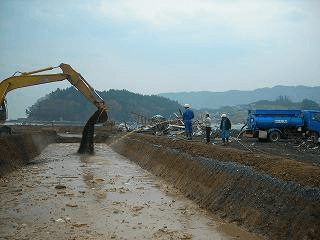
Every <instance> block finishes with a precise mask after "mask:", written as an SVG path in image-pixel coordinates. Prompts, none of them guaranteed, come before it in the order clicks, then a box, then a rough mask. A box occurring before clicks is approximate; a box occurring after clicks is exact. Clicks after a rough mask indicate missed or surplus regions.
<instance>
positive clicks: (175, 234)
mask: <svg viewBox="0 0 320 240" xmlns="http://www.w3.org/2000/svg"><path fill="white" fill-rule="evenodd" d="M77 149H78V144H52V145H49V146H48V147H47V148H46V149H45V150H44V151H43V152H42V154H41V155H40V156H39V157H37V158H36V159H34V161H33V164H30V165H28V166H26V167H24V168H23V169H21V170H20V171H16V172H14V173H12V174H11V175H8V176H7V177H5V178H2V179H0V180H1V182H0V191H1V193H2V194H1V197H0V239H28V238H29V239H57V238H60V239H201V240H203V239H259V238H258V237H256V236H254V235H251V234H249V233H247V232H245V231H243V230H242V229H240V228H237V227H235V226H233V225H230V224H226V223H223V222H222V221H221V220H218V219H215V218H214V216H212V215H211V214H210V213H209V212H207V211H205V210H203V209H200V208H199V207H198V206H197V205H195V204H194V203H193V202H192V201H190V200H188V199H186V198H184V197H183V196H182V195H181V194H180V193H179V192H178V191H177V190H175V189H174V188H172V187H170V186H168V185H166V184H165V183H164V182H161V180H160V179H156V178H155V177H154V176H153V175H151V174H150V173H148V172H147V171H145V170H143V169H141V168H140V167H139V166H137V165H135V164H134V163H132V162H130V161H129V160H128V159H126V158H124V157H122V156H121V155H119V154H117V153H115V152H114V151H113V150H111V148H109V147H108V146H107V145H105V144H96V146H95V152H96V153H95V155H93V156H92V155H79V154H77V153H76V152H77Z"/></svg>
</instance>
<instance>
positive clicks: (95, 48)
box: [0, 0, 320, 117]
mask: <svg viewBox="0 0 320 240" xmlns="http://www.w3.org/2000/svg"><path fill="white" fill-rule="evenodd" d="M319 26H320V1H319V0H183V1H182V0H161V1H160V0H157V1H156V0H50V1H43V0H0V56H1V57H0V80H2V79H5V78H6V77H8V76H11V75H12V74H13V73H14V72H16V71H21V72H24V71H31V70H34V69H38V68H44V67H47V66H58V65H59V64H60V63H67V64H70V65H71V66H72V67H73V68H74V69H75V70H76V71H78V72H79V73H81V75H82V76H83V77H84V78H85V79H86V80H87V81H88V82H89V83H90V84H91V85H92V86H93V87H94V88H95V89H97V90H99V91H104V90H106V91H107V90H109V89H126V90H129V91H131V92H135V93H140V94H148V95H149V94H159V93H166V92H183V91H184V92H190V91H213V92H222V91H228V90H254V89H257V88H263V87H273V86H276V85H287V86H296V85H305V86H320V84H319V83H320V27H319ZM50 73H51V72H50ZM68 86H70V84H69V83H68V82H61V83H54V84H46V86H44V85H42V86H39V87H31V88H28V89H26V88H24V89H20V90H15V91H14V92H12V93H11V92H10V93H8V107H10V105H9V98H10V100H11V101H13V102H15V108H16V109H18V107H17V102H19V103H20V105H19V106H20V107H22V108H25V105H27V104H30V103H32V104H33V103H34V102H35V101H36V100H37V99H38V98H39V97H41V96H43V95H45V94H47V93H48V92H51V91H54V90H55V89H56V88H58V87H59V88H66V87H68ZM9 94H10V96H9ZM21 99H24V100H21ZM22 101H23V103H22ZM11 104H13V103H11ZM12 106H13V105H12ZM29 106H30V105H29ZM12 111H13V110H12ZM19 111H20V110H19ZM17 114H18V115H17ZM23 115H24V111H23V110H22V113H20V114H19V113H14V114H12V116H14V117H16V116H19V117H21V116H23Z"/></svg>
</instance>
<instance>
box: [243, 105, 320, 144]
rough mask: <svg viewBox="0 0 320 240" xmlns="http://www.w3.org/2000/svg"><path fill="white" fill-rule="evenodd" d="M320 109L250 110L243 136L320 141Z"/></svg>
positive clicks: (262, 138)
mask: <svg viewBox="0 0 320 240" xmlns="http://www.w3.org/2000/svg"><path fill="white" fill-rule="evenodd" d="M319 133H320V111H316V110H248V118H247V122H246V129H244V130H243V136H245V137H253V138H258V139H259V140H269V141H271V142H277V141H279V140H280V139H288V138H293V137H300V138H301V137H305V138H311V139H312V140H313V141H314V142H319Z"/></svg>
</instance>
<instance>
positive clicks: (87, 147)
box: [0, 63, 108, 153]
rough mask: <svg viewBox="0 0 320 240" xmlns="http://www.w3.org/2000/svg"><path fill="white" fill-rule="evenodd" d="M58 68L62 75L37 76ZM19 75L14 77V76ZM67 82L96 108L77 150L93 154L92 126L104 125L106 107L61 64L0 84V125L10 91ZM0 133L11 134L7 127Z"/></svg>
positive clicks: (87, 85)
mask: <svg viewBox="0 0 320 240" xmlns="http://www.w3.org/2000/svg"><path fill="white" fill-rule="evenodd" d="M55 68H60V69H61V70H62V73H56V74H37V73H41V72H46V71H50V70H53V69H55ZM17 73H18V74H19V75H16V74H17ZM63 80H68V81H69V82H70V83H71V84H72V85H73V86H74V87H76V88H77V89H78V90H79V91H80V92H81V93H82V94H83V95H84V96H85V97H86V98H87V100H88V101H90V102H91V103H93V104H94V105H95V106H96V107H97V111H96V112H95V113H94V114H93V115H92V116H91V118H90V119H89V120H88V122H87V124H86V125H85V127H84V130H83V135H82V140H81V145H80V148H79V150H78V152H79V153H85V152H89V153H92V152H93V134H94V133H93V132H94V124H96V123H104V122H106V121H107V120H108V115H107V106H106V104H105V102H104V101H103V99H102V98H101V97H100V96H99V95H98V93H97V92H96V91H95V90H94V88H93V87H91V86H90V84H89V83H88V82H87V81H86V80H85V79H84V78H83V77H82V76H81V74H80V73H78V72H76V71H75V70H74V69H73V68H72V67H71V66H70V65H68V64H64V63H61V64H60V65H59V66H57V67H47V68H43V69H38V70H34V71H31V72H16V73H15V74H14V75H13V76H11V77H8V78H6V79H4V80H3V81H1V82H0V123H4V122H5V121H6V119H7V111H6V109H7V108H6V99H5V97H6V94H7V93H8V92H10V91H11V90H14V89H17V88H23V87H29V86H34V85H39V84H45V83H51V82H58V81H63ZM0 132H5V133H11V129H10V128H9V127H8V126H3V127H2V128H1V129H0Z"/></svg>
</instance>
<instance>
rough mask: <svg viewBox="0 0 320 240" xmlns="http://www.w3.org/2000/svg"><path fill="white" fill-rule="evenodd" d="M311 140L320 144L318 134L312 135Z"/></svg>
mask: <svg viewBox="0 0 320 240" xmlns="http://www.w3.org/2000/svg"><path fill="white" fill-rule="evenodd" d="M311 140H312V142H313V143H318V142H319V134H318V133H316V132H313V133H311Z"/></svg>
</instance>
